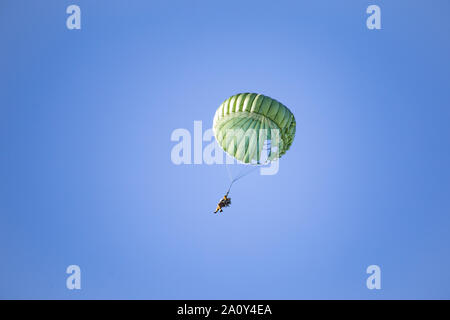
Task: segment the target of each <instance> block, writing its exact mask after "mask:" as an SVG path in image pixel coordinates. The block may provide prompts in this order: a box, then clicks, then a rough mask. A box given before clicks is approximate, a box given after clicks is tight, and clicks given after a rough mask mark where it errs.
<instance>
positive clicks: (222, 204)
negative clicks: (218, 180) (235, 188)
mask: <svg viewBox="0 0 450 320" xmlns="http://www.w3.org/2000/svg"><path fill="white" fill-rule="evenodd" d="M230 204H231V198H228V192H227V194H226V195H224V196H223V198H222V199H220V201H219V203H218V204H217V208H216V211H214V213H217V211H220V212H223V210H222V208H223V207H229V206H230Z"/></svg>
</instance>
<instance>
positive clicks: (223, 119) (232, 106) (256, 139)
mask: <svg viewBox="0 0 450 320" xmlns="http://www.w3.org/2000/svg"><path fill="white" fill-rule="evenodd" d="M295 125H296V123H295V118H294V115H293V114H292V112H291V111H290V110H289V109H288V108H287V107H286V106H284V105H283V104H282V103H280V102H278V101H277V100H275V99H272V98H270V97H267V96H264V95H262V94H257V93H239V94H236V95H234V96H231V97H230V98H228V99H227V100H225V101H224V102H223V103H222V104H221V105H220V107H219V108H218V109H217V111H216V114H215V116H214V123H213V130H214V136H215V137H216V140H217V142H218V143H219V145H220V146H221V147H222V149H223V150H225V152H227V153H228V154H229V155H231V156H232V157H234V158H236V159H237V160H238V161H240V162H242V163H245V164H254V165H260V164H265V163H268V162H270V161H272V160H276V159H278V158H280V157H281V156H282V155H283V154H285V153H286V151H287V150H288V149H289V147H290V146H291V144H292V141H293V140H294V136H295Z"/></svg>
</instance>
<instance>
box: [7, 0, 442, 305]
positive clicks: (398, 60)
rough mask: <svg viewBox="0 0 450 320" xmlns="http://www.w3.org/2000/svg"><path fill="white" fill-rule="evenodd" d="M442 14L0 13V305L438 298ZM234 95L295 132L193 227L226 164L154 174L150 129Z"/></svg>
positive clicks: (322, 8)
mask: <svg viewBox="0 0 450 320" xmlns="http://www.w3.org/2000/svg"><path fill="white" fill-rule="evenodd" d="M71 4H77V5H79V6H80V8H81V12H82V22H81V25H82V28H81V30H68V29H67V28H66V18H67V16H68V15H67V14H66V12H65V11H66V8H67V6H69V5H71ZM370 4H377V5H379V6H380V8H381V24H382V30H368V29H367V28H366V18H367V17H368V15H367V14H366V13H365V11H366V8H367V6H368V5H370ZM448 12H450V4H449V2H448V1H446V0H442V1H438V0H436V1H433V4H431V3H430V2H429V1H379V0H376V1H363V0H358V1H357V0H352V1H331V0H330V1H261V0H260V1H226V2H224V1H124V0H123V1H112V0H110V1H106V0H104V1H82V0H71V1H66V0H64V1H61V0H58V1H56V0H55V1H43V0H41V1H24V0H18V1H12V0H8V1H2V3H1V5H0V36H1V38H2V45H1V50H0V70H1V72H0V147H1V153H0V257H1V263H0V298H3V299H6V298H8V299H51V298H57V299H111V298H119V299H122V298H123V299H399V298H400V299H418V298H424V299H429V298H437V299H449V298H450V275H449V272H448V270H449V269H450V254H449V253H450V250H449V249H450V248H449V244H450V235H449V227H450V215H449V209H450V202H449V194H450V169H449V163H450V148H449V138H450V126H449V121H450V108H449V106H450V88H449V83H450V81H449V80H450V79H449V75H450V63H449V56H450V43H449V35H450V24H449V23H448V22H447V15H448ZM239 92H258V93H263V94H266V95H269V96H271V97H273V98H275V99H278V100H279V101H281V102H283V103H284V104H285V105H287V106H288V107H289V108H290V109H291V110H292V112H293V113H294V114H295V117H296V120H297V134H296V138H295V140H294V143H293V145H292V147H291V149H290V150H289V151H288V152H287V154H286V155H285V156H284V157H283V158H282V159H281V161H280V170H279V172H278V174H276V175H273V176H261V175H258V174H256V173H255V174H252V175H249V176H247V177H245V179H242V180H240V181H239V182H238V183H237V184H236V185H235V186H234V187H233V190H232V194H231V196H232V198H233V206H232V207H231V208H227V209H226V210H225V211H224V213H223V214H222V215H213V214H212V210H214V208H215V205H216V203H217V200H218V199H219V198H220V197H221V196H222V195H223V193H224V192H225V191H226V188H227V187H228V183H229V181H228V177H227V171H226V168H225V167H224V166H223V165H205V164H203V165H179V166H176V165H174V164H173V163H172V161H171V158H170V153H171V150H172V148H173V147H174V146H175V144H176V143H175V142H172V141H170V136H171V133H172V132H173V130H175V129H177V128H186V129H188V130H189V131H191V132H193V123H194V120H201V121H203V129H204V130H206V129H208V128H210V127H211V126H212V118H213V115H214V112H215V110H216V108H217V107H218V106H219V105H220V104H221V103H222V101H223V100H225V99H226V98H227V97H228V96H230V95H233V94H236V93H239ZM71 264H76V265H79V266H80V268H81V272H82V289H81V290H72V291H71V290H68V289H67V288H66V277H67V276H68V275H67V274H66V273H65V270H66V268H67V266H69V265H71ZM372 264H376V265H379V266H380V267H381V272H382V278H381V286H382V289H381V290H368V289H367V288H366V278H367V277H368V275H367V274H366V268H367V267H368V266H369V265H372Z"/></svg>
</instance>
